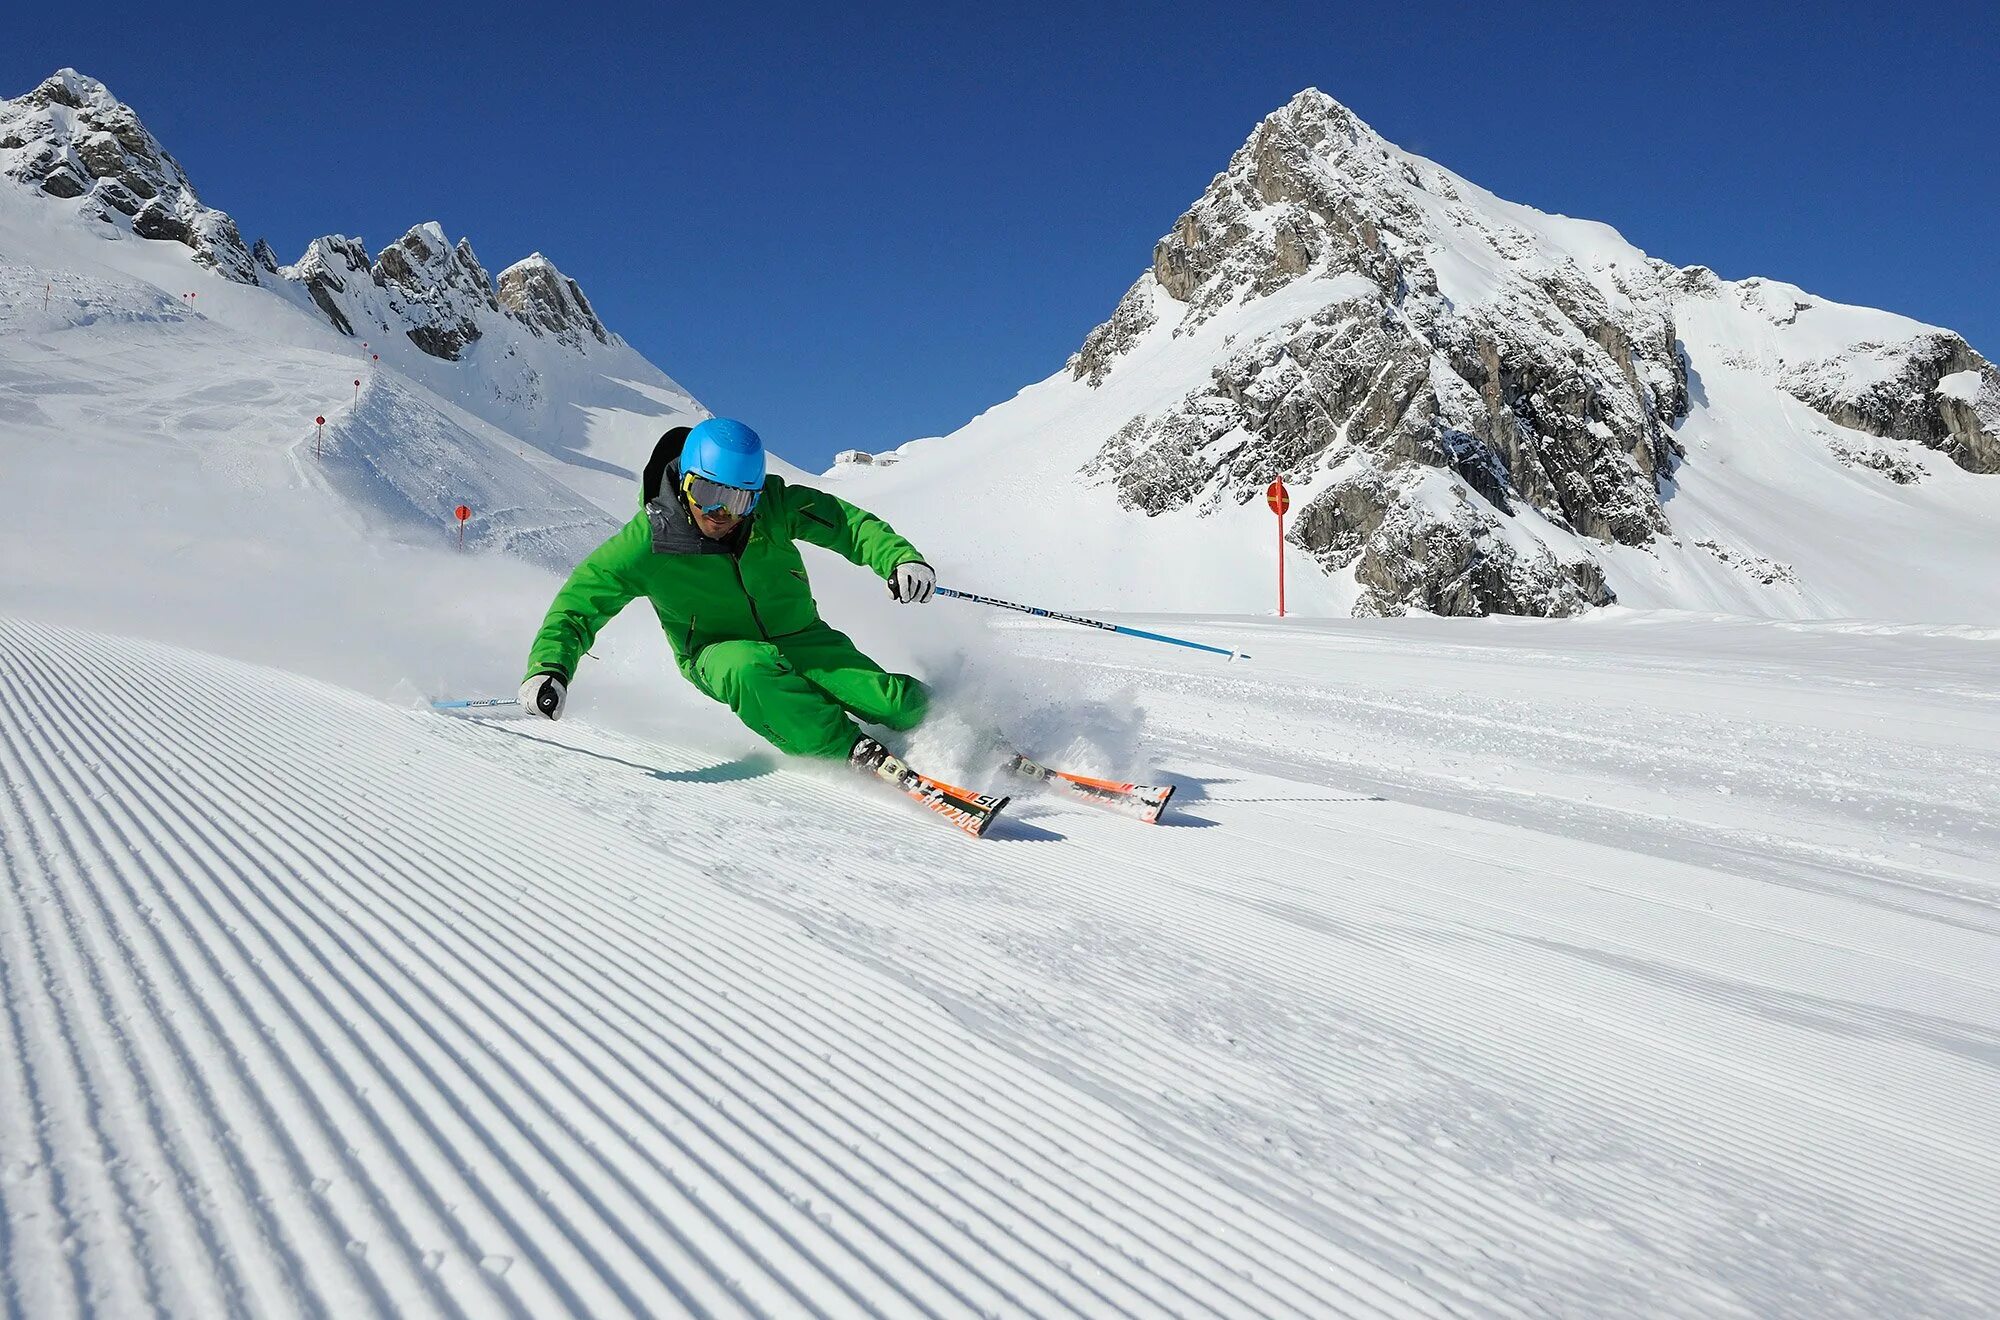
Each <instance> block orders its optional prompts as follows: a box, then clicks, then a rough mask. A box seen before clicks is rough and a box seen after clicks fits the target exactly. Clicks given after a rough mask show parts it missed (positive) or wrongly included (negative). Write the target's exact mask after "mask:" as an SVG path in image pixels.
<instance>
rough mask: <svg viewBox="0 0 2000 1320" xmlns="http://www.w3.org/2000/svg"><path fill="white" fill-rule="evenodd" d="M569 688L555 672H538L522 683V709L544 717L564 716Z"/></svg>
mask: <svg viewBox="0 0 2000 1320" xmlns="http://www.w3.org/2000/svg"><path fill="white" fill-rule="evenodd" d="M568 693H569V689H568V688H566V687H564V686H563V681H562V680H561V679H559V678H557V677H556V676H555V675H554V674H536V675H535V676H534V677H533V678H531V679H529V680H528V681H527V682H525V683H523V684H521V709H522V710H525V711H527V712H528V713H529V714H530V715H540V716H541V717H542V718H543V719H548V720H559V719H561V718H562V708H563V698H564V697H565V696H567V695H568Z"/></svg>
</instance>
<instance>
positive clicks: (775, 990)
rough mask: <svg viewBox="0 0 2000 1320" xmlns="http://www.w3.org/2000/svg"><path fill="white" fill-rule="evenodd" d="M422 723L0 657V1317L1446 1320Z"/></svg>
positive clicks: (281, 682)
mask: <svg viewBox="0 0 2000 1320" xmlns="http://www.w3.org/2000/svg"><path fill="white" fill-rule="evenodd" d="M441 724H442V722H441V721H435V720H430V719H422V720H413V719H412V718H411V717H410V716H409V715H407V714H406V713H403V712H397V711H393V710H387V709H385V708H383V707H381V706H379V705H377V704H375V703H372V702H369V701H366V700H363V699H361V698H358V697H355V696H352V695H351V694H347V693H344V692H341V691H339V690H336V689H332V688H327V687H324V686H321V685H318V684H315V683H312V682H310V681H306V680H300V679H296V678H292V677H289V676H285V675H282V674H278V673H275V672H273V671H267V670H258V669H253V668H250V667H247V666H242V665H237V664H234V663H231V662H225V661H218V660H214V659H211V658H208V657H203V656H199V655H195V654H193V653H189V652H183V651H176V650H172V649H169V648H164V647H159V646H154V645H150V644H141V643H132V642H125V641H119V640H115V639H109V638H103V637H98V636H93V635H90V634H83V633H77V632H71V631H67V630H63V629H57V628H45V627H40V626H33V625H26V624H21V623H15V622H7V623H4V624H0V778H4V782H5V785H6V789H5V793H4V796H0V849H4V854H0V860H4V865H5V869H6V875H7V884H6V888H5V890H4V897H0V902H4V905H5V906H4V909H0V976H4V978H5V984H4V989H5V1005H6V1013H5V1015H4V1017H0V1047H4V1049H5V1058H6V1064H7V1066H6V1068H5V1071H4V1081H0V1086H4V1088H5V1094H4V1096H0V1104H3V1105H4V1113H5V1115H6V1117H5V1119H4V1122H0V1278H4V1279H5V1281H6V1283H5V1287H6V1293H5V1298H6V1306H7V1309H8V1310H9V1311H10V1312H12V1313H16V1314H26V1315H34V1316H38V1317H39V1316H44V1315H65V1314H90V1315H100V1316H114V1315H126V1314H139V1313H169V1314H183V1315H200V1316H209V1315H221V1314H259V1315H272V1314H292V1313H304V1314H329V1315H341V1316H352V1315H361V1314H370V1313H391V1312H402V1313H444V1314H451V1313H468V1314H494V1313H513V1314H523V1315H527V1314H534V1315H548V1314H562V1313H568V1314H590V1315H612V1314H627V1313H629V1314H666V1313H678V1312H697V1313H704V1314H797V1313H812V1314H829V1315H841V1314H853V1315H863V1314H869V1315H872V1314H965V1313H986V1314H1012V1313H1041V1314H1070V1313H1084V1314H1124V1315H1152V1314H1216V1315H1268V1316H1278V1315H1301V1314H1340V1313H1369V1314H1409V1315H1436V1314H1443V1313H1444V1312H1445V1308H1444V1307H1442V1306H1441V1305H1439V1304H1438V1303H1436V1302H1435V1301H1434V1300H1432V1299H1431V1298H1429V1297H1428V1296H1426V1295H1425V1293H1424V1292H1423V1291H1422V1290H1420V1289H1415V1288H1412V1287H1410V1286H1409V1285H1408V1284H1406V1283H1404V1282H1403V1281H1401V1280H1398V1279H1397V1278H1395V1277H1394V1276H1393V1275H1392V1274H1391V1273H1389V1272H1388V1271H1386V1270H1384V1269H1382V1268H1380V1267H1379V1266H1377V1265H1375V1264H1373V1263H1371V1262H1369V1261H1368V1260H1366V1259H1364V1258H1360V1257H1357V1256H1354V1255H1352V1254H1351V1253H1349V1252H1348V1251H1346V1250H1344V1249H1343V1248H1341V1247H1340V1246H1338V1245H1336V1244H1334V1243H1332V1242H1330V1241H1328V1240H1327V1239H1325V1238H1324V1237H1322V1236H1321V1235H1319V1234H1318V1233H1316V1232H1314V1231H1313V1230H1312V1229H1311V1228H1309V1227H1306V1226H1303V1225H1301V1224H1299V1223H1297V1222H1294V1221H1292V1220H1290V1219H1288V1218H1287V1217H1286V1216H1284V1215H1282V1214H1279V1213H1277V1212H1275V1211H1273V1210H1271V1209H1269V1208H1268V1207H1266V1206H1265V1205H1264V1204H1263V1203H1262V1202H1261V1201H1260V1200H1259V1199H1258V1198H1256V1197H1254V1196H1252V1195H1248V1194H1246V1193H1245V1192H1244V1191H1243V1190H1241V1189H1237V1188H1233V1187H1230V1186H1228V1185H1227V1184H1225V1183H1224V1182H1222V1181H1221V1180H1219V1179H1216V1178H1214V1177H1212V1176H1209V1175H1207V1174H1205V1173H1203V1172H1202V1171H1200V1170H1199V1169H1198V1168H1196V1167H1195V1166H1194V1165H1193V1164H1191V1163H1190V1162H1188V1161H1185V1160H1182V1159H1179V1158H1177V1157H1175V1156H1174V1155H1173V1154H1172V1153H1170V1152H1169V1151H1167V1150H1164V1149H1162V1148H1161V1147H1160V1146H1158V1145H1156V1144H1154V1143H1152V1142H1150V1141H1148V1140H1147V1139H1146V1138H1145V1136H1144V1135H1143V1134H1142V1133H1141V1132H1140V1131H1139V1130H1138V1129H1137V1128H1136V1127H1135V1126H1134V1125H1133V1124H1132V1123H1131V1122H1130V1121H1129V1120H1128V1119H1126V1118H1124V1117H1123V1116H1122V1115H1120V1114H1119V1113H1117V1112H1116V1110H1114V1109H1113V1108H1112V1107H1111V1106H1109V1105H1107V1104H1105V1103H1103V1102H1102V1101H1101V1100H1099V1099H1096V1098H1094V1097H1092V1096H1090V1095H1088V1094H1086V1093H1085V1092H1083V1091H1082V1090H1080V1089H1078V1088H1075V1087H1072V1086H1069V1085H1066V1084H1064V1083H1063V1082H1062V1081H1061V1080H1060V1079H1057V1078H1053V1077H1051V1076H1050V1075H1049V1074H1048V1073H1046V1072H1044V1071H1043V1070H1041V1069H1039V1068H1036V1067H1033V1066H1031V1065H1028V1064H1025V1063H1023V1062H1021V1061H1020V1060H1019V1059H1017V1058H1016V1057H1015V1056H1014V1055H1012V1054H1010V1053H1008V1052H1006V1051H1003V1050H1000V1049H996V1048H994V1047H993V1046H991V1045H989V1044H987V1043H985V1042H983V1041H981V1040H980V1039H978V1038H977V1037H976V1036H975V1035H974V1034H973V1033H971V1032H968V1031H966V1030H965V1029H964V1028H963V1027H962V1026H960V1025H958V1024H956V1023H954V1022H953V1021H952V1020H951V1019H950V1018H949V1017H948V1016H947V1015H946V1014H945V1013H943V1012H941V1011H939V1009H938V1008H937V1007H936V1006H935V1005H934V1004H932V1003H930V1002H929V1001H927V1000H926V999H924V998H922V997H921V996H919V995H917V994H914V993H912V992H911V991H910V990H909V989H907V988H906V987H904V986H902V985H900V984H898V983H897V982H896V981H895V980H893V979H892V978H890V977H888V976H886V975H883V974H881V973H879V972H877V971H875V970H872V969H870V968H868V967H866V966H864V965H863V964H861V963H859V962H857V961H856V960H854V959H852V958H850V957H847V956H844V955H842V954H840V953H839V952H836V951H833V950H830V949H829V948H827V947H826V945H825V944H824V943H823V942H821V941H819V940H816V939H814V938H812V937H811V936H810V935H809V934H807V933H805V932H803V931H802V930H801V929H800V927H799V925H798V924H797V923H796V922H794V921H792V920H789V919H787V918H784V917H782V916H779V915H776V914H774V913H773V912H772V911H771V910H770V909H769V908H768V907H767V906H765V905H762V904H759V903H755V902H751V901H748V900H746V899H745V898H743V897H741V896H738V895H736V894H733V893H731V892H729V891H727V890H725V889H723V888H721V887H719V886H717V885H716V884H714V883H713V882H712V881H711V880H709V879H707V878H705V877H704V876H703V875H702V873H701V869H700V868H699V867H698V866H697V865H695V864H694V862H693V861H691V860H689V859H688V858H687V857H686V856H685V855H682V854H677V853H675V852H671V851H668V850H665V849H662V848H659V847H653V846H646V845H645V844H642V843H639V842H635V841H633V840H630V839H627V838H624V837H621V836H620V834H619V833H618V832H617V831H616V830H613V829H609V828H607V826H606V824H605V822H604V821H603V820H602V819H594V818H592V817H590V816H588V815H585V814H583V813H581V812H578V811H576V810H574V809H572V808H570V807H567V806H565V805H564V804H562V803H561V802H560V801H559V800H558V799H557V798H556V797H555V795H553V794H550V793H549V792H547V791H546V790H544V789H542V788H539V787H538V786H537V785H536V784H534V783H533V782H531V781H530V780H529V779H526V778H523V777H519V776H518V775H517V774H516V773H513V772H512V771H510V770H509V769H508V768H507V767H505V766H496V765H495V764H494V763H495V762H496V761H499V760H504V759H505V758H504V757H499V756H495V755H494V754H493V749H492V748H491V747H490V746H483V747H474V746H469V745H453V744H454V743H455V742H456V741H457V740H456V739H455V738H454V737H451V736H439V735H440V725H441ZM443 732H444V733H445V734H447V735H449V734H456V733H462V732H463V731H459V730H450V729H444V730H443ZM516 768H517V769H518V767H516ZM654 787H655V788H656V789H660V788H661V787H662V786H660V785H658V784H655V785H654ZM968 842H969V841H968ZM800 878H803V876H801V877H800Z"/></svg>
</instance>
